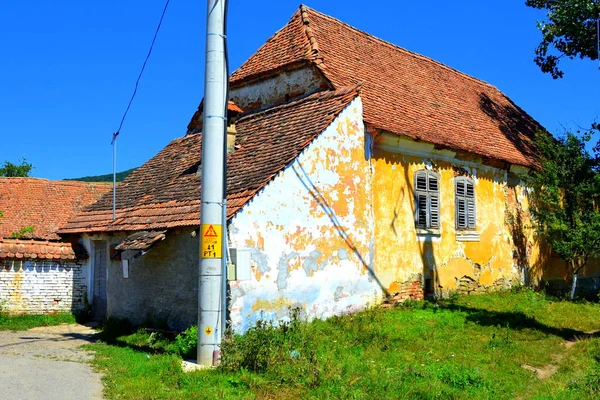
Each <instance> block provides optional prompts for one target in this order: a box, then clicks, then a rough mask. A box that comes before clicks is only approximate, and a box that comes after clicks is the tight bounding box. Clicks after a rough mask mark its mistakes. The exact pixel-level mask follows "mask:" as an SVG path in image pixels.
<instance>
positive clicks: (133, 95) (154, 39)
mask: <svg viewBox="0 0 600 400" xmlns="http://www.w3.org/2000/svg"><path fill="white" fill-rule="evenodd" d="M170 1H171V0H167V2H166V3H165V7H164V8H163V11H162V14H161V15H160V20H159V21H158V26H157V27H156V31H155V32H154V37H153V38H152V43H151V44H150V49H149V50H148V54H146V59H145V60H144V63H143V64H142V69H141V70H140V73H139V75H138V77H137V80H136V81H135V87H134V89H133V93H132V94H131V98H130V99H129V104H127V108H126V109H125V112H124V113H123V117H122V118H121V123H120V124H119V129H117V131H116V132H115V133H114V134H113V138H112V141H113V143H114V141H115V140H116V139H117V136H118V135H119V133H121V128H122V127H123V123H124V122H125V118H126V117H127V113H128V112H129V109H130V108H131V104H132V103H133V99H134V98H135V95H136V94H137V90H138V86H139V84H140V79H142V74H143V73H144V69H146V63H148V59H149V58H150V55H151V54H152V49H153V48H154V43H155V42H156V37H157V36H158V32H159V31H160V27H161V25H162V22H163V19H164V17H165V13H166V12H167V8H168V7H169V3H170Z"/></svg>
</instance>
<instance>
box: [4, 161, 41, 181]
mask: <svg viewBox="0 0 600 400" xmlns="http://www.w3.org/2000/svg"><path fill="white" fill-rule="evenodd" d="M33 168H34V167H33V165H31V164H30V163H28V162H27V160H26V159H25V157H23V159H22V160H21V163H20V164H13V163H11V162H10V161H4V165H3V166H2V167H0V176H4V177H8V178H13V177H28V176H29V174H30V173H31V170H32V169H33Z"/></svg>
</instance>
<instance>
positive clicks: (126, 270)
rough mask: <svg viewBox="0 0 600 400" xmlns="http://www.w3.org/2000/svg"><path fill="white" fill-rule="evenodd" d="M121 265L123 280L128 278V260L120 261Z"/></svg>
mask: <svg viewBox="0 0 600 400" xmlns="http://www.w3.org/2000/svg"><path fill="white" fill-rule="evenodd" d="M121 264H122V265H123V278H124V279H127V278H129V260H121Z"/></svg>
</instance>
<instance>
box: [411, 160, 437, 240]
mask: <svg viewBox="0 0 600 400" xmlns="http://www.w3.org/2000/svg"><path fill="white" fill-rule="evenodd" d="M415 205H416V211H415V224H416V226H417V228H425V229H427V228H439V227H440V189H439V175H438V174H436V173H435V172H433V171H427V170H422V171H417V173H416V174H415Z"/></svg>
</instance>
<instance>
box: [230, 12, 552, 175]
mask: <svg viewBox="0 0 600 400" xmlns="http://www.w3.org/2000/svg"><path fill="white" fill-rule="evenodd" d="M302 63H312V64H314V65H315V66H317V68H319V69H320V70H321V72H322V73H323V75H324V76H325V78H326V79H328V80H329V81H330V82H331V83H332V85H333V86H334V87H335V88H340V87H346V86H349V85H355V84H357V83H362V84H363V88H362V90H361V97H362V99H363V109H364V119H365V122H366V123H367V124H368V125H370V126H371V127H372V128H375V129H381V130H383V131H388V132H392V133H395V134H398V135H404V136H408V137H411V138H414V139H417V140H424V141H428V142H430V143H434V144H438V145H440V146H442V147H445V148H450V149H456V150H461V151H466V152H469V153H475V154H478V155H480V156H483V157H489V158H492V159H500V160H503V161H505V162H509V163H513V164H519V165H525V166H533V165H535V164H536V160H537V159H536V156H535V154H536V148H535V145H534V144H533V141H532V139H533V137H534V133H535V131H536V130H538V129H540V128H541V126H540V125H539V124H538V123H537V122H536V121H535V120H534V119H533V118H531V117H530V116H529V115H528V114H527V113H525V112H524V111H523V110H522V109H520V108H519V107H518V106H517V105H515V104H514V103H513V102H512V101H511V100H510V99H509V98H508V97H507V96H506V95H504V94H503V93H502V92H500V91H499V90H498V89H497V88H495V87H494V86H492V85H489V84H487V83H485V82H483V81H480V80H478V79H475V78H473V77H471V76H468V75H466V74H463V73H461V72H459V71H457V70H455V69H452V68H450V67H448V66H446V65H443V64H441V63H438V62H436V61H434V60H432V59H430V58H427V57H424V56H422V55H419V54H416V53H413V52H410V51H408V50H405V49H403V48H400V47H398V46H395V45H393V44H391V43H388V42H386V41H384V40H381V39H378V38H376V37H374V36H372V35H369V34H367V33H365V32H362V31H360V30H358V29H356V28H353V27H352V26H350V25H347V24H345V23H343V22H341V21H339V20H337V19H334V18H332V17H330V16H327V15H324V14H321V13H319V12H317V11H314V10H312V9H310V8H308V7H305V6H300V9H299V10H298V11H297V12H296V13H295V14H294V15H293V16H292V18H291V20H290V22H289V23H288V24H287V25H286V26H284V27H283V28H282V29H281V30H279V31H278V32H277V33H275V35H273V36H272V37H271V38H270V39H269V40H267V42H266V43H265V44H264V45H263V46H262V47H260V48H259V49H258V51H257V52H256V53H255V54H254V55H253V56H252V57H250V58H249V59H248V60H247V61H246V62H245V63H244V64H243V65H242V66H241V67H240V68H239V69H238V70H236V71H234V73H233V74H232V76H231V84H232V86H235V85H243V84H244V83H245V82H247V81H248V80H250V79H253V78H257V77H260V76H262V75H268V74H272V73H273V72H274V71H277V70H279V69H282V68H286V67H291V66H297V65H299V64H302Z"/></svg>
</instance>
